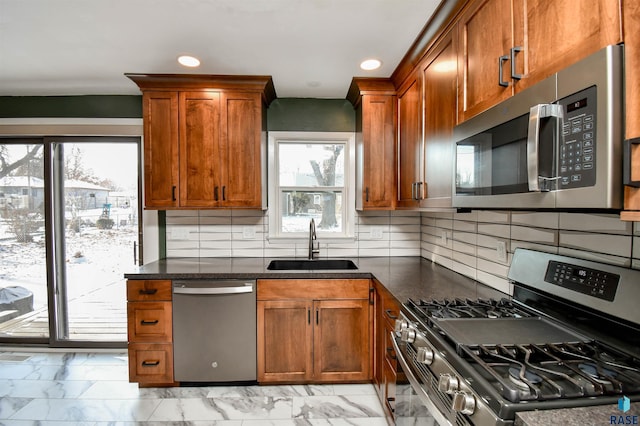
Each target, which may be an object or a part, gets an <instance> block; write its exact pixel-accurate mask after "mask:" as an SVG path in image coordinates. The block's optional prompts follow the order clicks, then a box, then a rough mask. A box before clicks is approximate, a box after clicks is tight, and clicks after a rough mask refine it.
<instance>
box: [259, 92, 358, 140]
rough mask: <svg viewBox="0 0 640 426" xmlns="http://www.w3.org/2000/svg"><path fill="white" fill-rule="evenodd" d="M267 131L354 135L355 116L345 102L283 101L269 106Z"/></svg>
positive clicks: (306, 99) (310, 99) (296, 99)
mask: <svg viewBox="0 0 640 426" xmlns="http://www.w3.org/2000/svg"><path fill="white" fill-rule="evenodd" d="M267 120H268V123H267V128H268V130H270V131H304V132H353V131H355V129H356V112H355V110H354V109H353V105H351V103H350V102H349V101H347V100H346V99H313V98H282V99H276V100H275V101H273V102H272V103H271V105H269V110H268V111H267Z"/></svg>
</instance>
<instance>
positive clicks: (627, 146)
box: [622, 138, 640, 188]
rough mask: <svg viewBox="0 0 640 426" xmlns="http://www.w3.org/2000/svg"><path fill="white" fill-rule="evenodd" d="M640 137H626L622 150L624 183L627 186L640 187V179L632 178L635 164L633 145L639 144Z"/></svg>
mask: <svg viewBox="0 0 640 426" xmlns="http://www.w3.org/2000/svg"><path fill="white" fill-rule="evenodd" d="M639 144H640V138H635V139H626V140H625V141H624V144H623V150H622V183H623V184H624V185H626V186H632V187H634V188H640V180H631V169H632V166H633V161H632V160H633V153H632V151H633V145H639Z"/></svg>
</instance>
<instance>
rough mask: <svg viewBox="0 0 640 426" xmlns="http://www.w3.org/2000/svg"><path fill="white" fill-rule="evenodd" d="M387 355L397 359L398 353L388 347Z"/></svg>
mask: <svg viewBox="0 0 640 426" xmlns="http://www.w3.org/2000/svg"><path fill="white" fill-rule="evenodd" d="M387 355H389V358H391V359H393V360H396V359H397V358H396V354H395V352H394V351H393V348H387Z"/></svg>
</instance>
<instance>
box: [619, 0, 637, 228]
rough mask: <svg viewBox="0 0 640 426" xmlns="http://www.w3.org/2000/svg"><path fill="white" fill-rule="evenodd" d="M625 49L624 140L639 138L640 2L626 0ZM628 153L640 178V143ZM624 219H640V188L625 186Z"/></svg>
mask: <svg viewBox="0 0 640 426" xmlns="http://www.w3.org/2000/svg"><path fill="white" fill-rule="evenodd" d="M622 7H623V13H624V15H623V16H624V49H625V55H624V57H625V60H624V62H625V89H626V93H625V108H626V121H625V123H626V129H625V139H637V138H640V120H639V119H638V117H640V3H638V2H637V1H636V0H624V1H623V4H622ZM630 149H631V151H630V152H629V154H630V155H629V159H628V161H629V162H630V165H629V167H630V176H629V178H630V179H631V180H632V181H640V145H638V144H633V145H631V146H630ZM624 210H625V211H623V212H622V213H621V215H620V216H621V218H622V219H623V220H634V221H640V188H638V187H634V186H625V187H624Z"/></svg>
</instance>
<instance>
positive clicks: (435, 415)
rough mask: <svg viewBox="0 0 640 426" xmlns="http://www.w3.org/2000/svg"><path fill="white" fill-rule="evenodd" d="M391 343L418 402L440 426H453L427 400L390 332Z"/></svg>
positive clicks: (424, 392) (425, 393)
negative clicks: (418, 399) (420, 402)
mask: <svg viewBox="0 0 640 426" xmlns="http://www.w3.org/2000/svg"><path fill="white" fill-rule="evenodd" d="M391 343H392V344H393V349H394V350H395V351H396V356H397V360H398V362H399V363H400V366H401V367H402V371H403V372H404V374H405V376H406V377H407V379H409V383H411V387H412V388H413V390H414V391H415V392H416V394H417V395H418V398H420V401H422V403H423V404H424V405H425V406H426V407H427V409H428V410H429V412H430V413H431V415H432V416H433V418H434V419H435V420H436V421H437V422H438V423H439V424H440V425H442V426H453V423H451V422H450V421H449V420H448V419H447V418H446V417H445V416H444V414H443V413H441V412H440V410H438V408H436V406H435V404H434V403H433V402H432V401H431V398H429V395H428V394H427V392H426V391H425V390H424V389H423V388H422V386H421V385H420V381H418V378H417V377H416V376H415V374H413V371H412V370H411V367H410V366H409V363H408V362H407V360H405V359H404V353H403V352H402V351H401V350H400V346H399V345H398V342H397V341H396V336H395V333H393V332H391Z"/></svg>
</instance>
